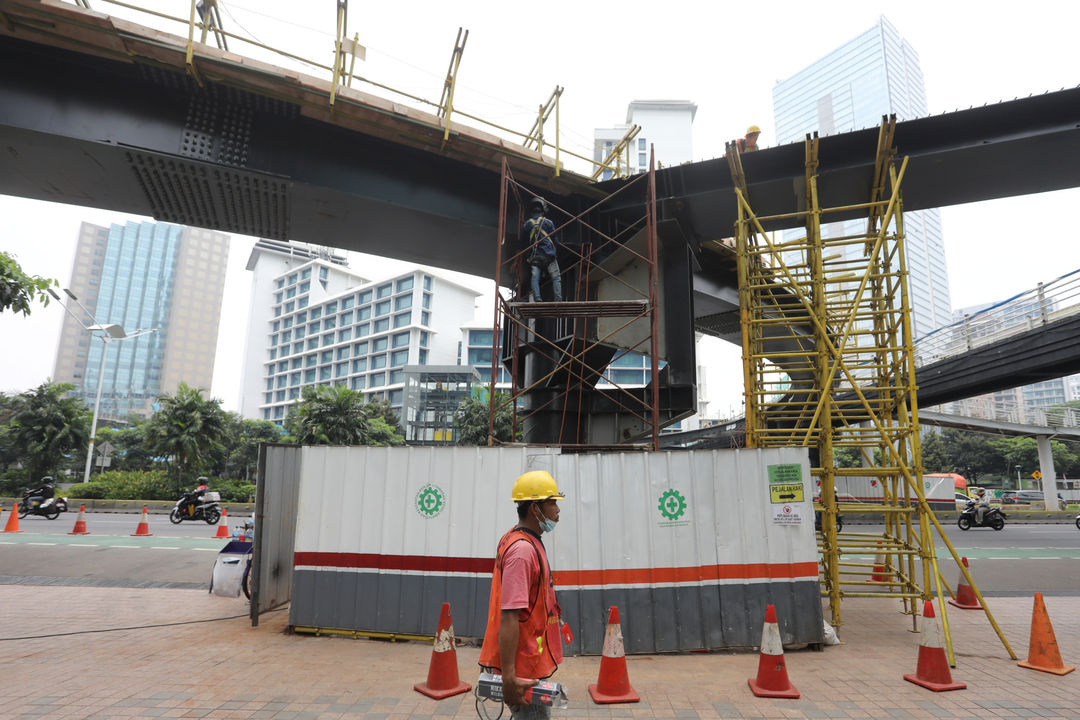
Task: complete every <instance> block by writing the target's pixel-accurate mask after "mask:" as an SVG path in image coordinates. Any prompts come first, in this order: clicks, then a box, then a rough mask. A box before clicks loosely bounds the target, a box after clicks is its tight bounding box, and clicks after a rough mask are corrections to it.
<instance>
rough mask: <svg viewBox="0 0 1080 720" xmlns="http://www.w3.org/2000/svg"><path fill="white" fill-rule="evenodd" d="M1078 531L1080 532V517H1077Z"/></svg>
mask: <svg viewBox="0 0 1080 720" xmlns="http://www.w3.org/2000/svg"><path fill="white" fill-rule="evenodd" d="M1076 529H1077V530H1080V515H1077V516H1076Z"/></svg>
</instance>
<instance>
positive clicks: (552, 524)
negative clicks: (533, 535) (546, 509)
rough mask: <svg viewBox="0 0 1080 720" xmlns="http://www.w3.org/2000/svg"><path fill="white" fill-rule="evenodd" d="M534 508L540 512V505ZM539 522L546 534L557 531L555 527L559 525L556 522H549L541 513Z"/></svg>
mask: <svg viewBox="0 0 1080 720" xmlns="http://www.w3.org/2000/svg"><path fill="white" fill-rule="evenodd" d="M534 507H536V509H537V511H539V510H540V506H539V505H536V506H534ZM537 521H538V522H539V523H540V529H541V530H543V531H544V532H551V531H552V530H554V529H555V525H556V524H557V523H556V522H555V521H554V520H549V519H548V518H547V516H545V515H544V513H543V512H540V517H539V518H537Z"/></svg>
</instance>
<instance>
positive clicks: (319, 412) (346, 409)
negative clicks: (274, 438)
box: [287, 385, 404, 445]
mask: <svg viewBox="0 0 1080 720" xmlns="http://www.w3.org/2000/svg"><path fill="white" fill-rule="evenodd" d="M386 410H387V408H386V407H384V406H382V405H380V404H377V403H364V401H363V395H361V394H360V393H358V392H356V391H354V390H351V389H349V388H348V387H347V386H345V385H319V386H316V387H312V386H308V387H305V388H304V389H303V390H302V391H301V393H300V402H299V403H298V404H297V405H294V406H293V409H292V412H290V413H289V418H288V421H287V425H288V428H289V433H290V434H291V435H292V436H293V438H294V439H295V440H296V442H298V443H300V444H303V445H400V444H403V443H404V438H402V437H401V433H400V432H399V431H398V430H397V427H396V426H394V425H391V424H390V423H389V422H387V420H386V418H385V415H384V413H385V411H386ZM394 417H395V419H396V415H394Z"/></svg>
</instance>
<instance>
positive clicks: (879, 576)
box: [866, 540, 889, 582]
mask: <svg viewBox="0 0 1080 720" xmlns="http://www.w3.org/2000/svg"><path fill="white" fill-rule="evenodd" d="M888 581H889V576H888V575H887V574H886V573H885V553H883V552H882V551H881V541H880V540H878V551H877V555H875V556H874V574H873V575H871V576H870V579H869V580H867V581H866V582H888Z"/></svg>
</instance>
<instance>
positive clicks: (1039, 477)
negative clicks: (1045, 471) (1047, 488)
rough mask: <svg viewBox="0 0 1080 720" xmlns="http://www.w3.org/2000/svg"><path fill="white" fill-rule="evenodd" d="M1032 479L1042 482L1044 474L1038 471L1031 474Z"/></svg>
mask: <svg viewBox="0 0 1080 720" xmlns="http://www.w3.org/2000/svg"><path fill="white" fill-rule="evenodd" d="M1031 477H1033V478H1035V479H1036V480H1042V473H1041V472H1039V471H1038V470H1036V471H1035V472H1033V473H1031Z"/></svg>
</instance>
